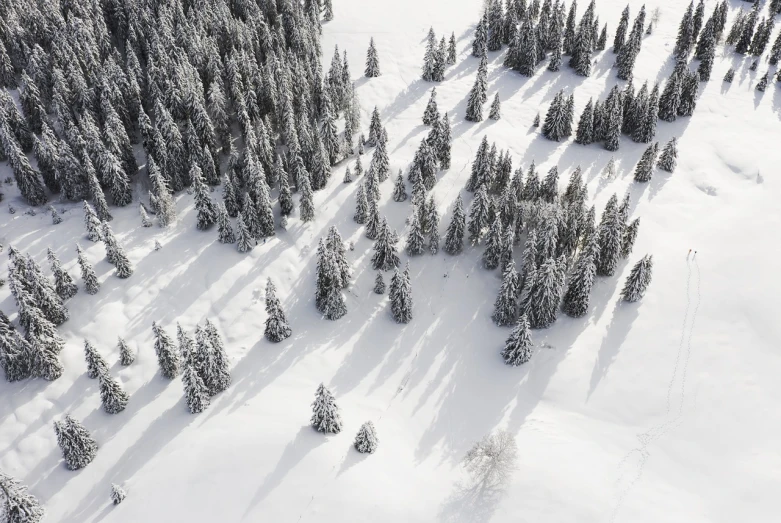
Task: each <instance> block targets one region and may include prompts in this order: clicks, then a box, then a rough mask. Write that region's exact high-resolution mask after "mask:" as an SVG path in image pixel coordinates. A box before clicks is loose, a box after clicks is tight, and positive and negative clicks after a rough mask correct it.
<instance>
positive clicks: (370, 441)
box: [353, 421, 379, 454]
mask: <svg viewBox="0 0 781 523" xmlns="http://www.w3.org/2000/svg"><path fill="white" fill-rule="evenodd" d="M378 442H379V440H378V439H377V431H376V430H375V429H374V423H372V422H371V421H367V422H366V423H364V424H363V425H361V428H360V429H358V434H356V435H355V442H354V443H353V446H354V447H355V450H357V451H358V452H360V453H361V454H374V451H375V450H377V443H378Z"/></svg>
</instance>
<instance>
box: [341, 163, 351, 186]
mask: <svg viewBox="0 0 781 523" xmlns="http://www.w3.org/2000/svg"><path fill="white" fill-rule="evenodd" d="M352 181H353V173H351V172H350V166H349V165H348V166H347V168H346V169H345V170H344V179H343V180H342V182H343V183H351V182H352Z"/></svg>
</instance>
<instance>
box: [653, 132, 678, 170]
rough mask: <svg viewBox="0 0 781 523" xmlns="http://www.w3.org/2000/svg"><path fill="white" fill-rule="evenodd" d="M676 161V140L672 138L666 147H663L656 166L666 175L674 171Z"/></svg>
mask: <svg viewBox="0 0 781 523" xmlns="http://www.w3.org/2000/svg"><path fill="white" fill-rule="evenodd" d="M677 161H678V139H677V138H675V137H673V138H672V139H671V140H670V141H669V142H667V145H665V146H664V149H663V150H662V154H661V156H660V157H659V161H658V162H657V164H656V166H657V167H659V168H660V169H661V170H663V171H667V172H668V173H671V172H674V171H675V165H676V163H677Z"/></svg>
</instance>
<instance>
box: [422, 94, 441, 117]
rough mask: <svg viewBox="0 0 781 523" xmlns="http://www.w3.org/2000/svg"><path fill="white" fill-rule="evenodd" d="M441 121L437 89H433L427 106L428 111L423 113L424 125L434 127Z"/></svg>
mask: <svg viewBox="0 0 781 523" xmlns="http://www.w3.org/2000/svg"><path fill="white" fill-rule="evenodd" d="M437 120H439V111H438V110H437V88H436V87H434V88H433V89H431V96H430V97H429V99H428V104H426V110H425V112H424V113H423V125H432V124H433V123H434V122H435V121H437Z"/></svg>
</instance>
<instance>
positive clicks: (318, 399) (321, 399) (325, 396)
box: [311, 383, 342, 434]
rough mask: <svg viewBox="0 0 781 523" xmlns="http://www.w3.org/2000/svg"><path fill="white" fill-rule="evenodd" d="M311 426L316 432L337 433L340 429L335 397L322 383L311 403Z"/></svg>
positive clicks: (340, 422) (339, 417)
mask: <svg viewBox="0 0 781 523" xmlns="http://www.w3.org/2000/svg"><path fill="white" fill-rule="evenodd" d="M311 423H312V427H314V428H315V430H317V431H318V432H325V433H326V434H338V433H339V432H341V431H342V417H341V414H340V413H339V407H338V406H337V405H336V399H335V398H334V395H333V394H331V391H330V390H328V389H327V388H326V387H325V385H323V384H322V383H321V384H320V386H319V387H318V388H317V392H316V393H315V401H314V402H313V403H312V420H311Z"/></svg>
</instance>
